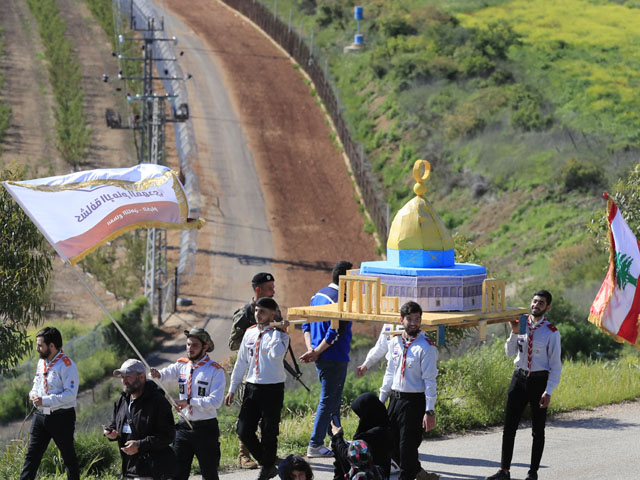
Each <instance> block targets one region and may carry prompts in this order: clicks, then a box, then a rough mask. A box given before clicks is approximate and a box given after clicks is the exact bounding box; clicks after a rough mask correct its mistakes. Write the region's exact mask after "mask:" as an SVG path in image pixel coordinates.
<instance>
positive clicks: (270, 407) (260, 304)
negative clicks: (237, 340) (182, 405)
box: [225, 297, 289, 480]
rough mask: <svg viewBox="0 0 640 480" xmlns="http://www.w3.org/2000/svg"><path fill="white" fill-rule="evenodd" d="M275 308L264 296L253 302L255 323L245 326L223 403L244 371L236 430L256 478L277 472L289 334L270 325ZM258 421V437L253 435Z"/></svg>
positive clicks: (228, 400)
mask: <svg viewBox="0 0 640 480" xmlns="http://www.w3.org/2000/svg"><path fill="white" fill-rule="evenodd" d="M277 311H278V304H277V303H276V301H275V300H274V299H272V298H269V297H263V298H260V299H259V300H258V301H257V302H256V310H255V319H256V325H254V326H253V327H250V328H248V329H247V331H246V332H245V334H244V337H243V338H242V344H241V345H240V349H239V350H238V358H237V360H236V364H235V366H234V368H233V373H232V374H231V384H230V386H229V393H227V396H226V397H225V404H226V405H229V406H230V405H231V404H232V403H233V398H234V396H235V392H236V390H237V389H238V386H239V385H240V384H241V383H242V377H243V376H244V375H245V373H246V374H247V379H246V382H247V383H246V386H245V391H244V398H243V399H242V407H241V409H240V414H239V416H238V427H237V432H238V436H239V437H240V440H242V442H243V443H244V444H245V445H246V446H247V447H248V448H249V451H250V452H251V455H252V456H253V458H255V459H256V460H257V461H258V463H259V464H260V465H261V469H260V474H259V476H258V479H259V480H268V479H269V478H272V477H275V476H276V475H277V474H278V469H277V468H276V466H275V460H276V450H277V447H278V433H279V427H280V415H281V412H282V404H283V401H284V381H285V370H284V363H283V361H284V356H285V354H286V353H287V348H288V346H289V335H287V333H286V332H285V331H283V330H280V329H278V328H275V327H274V326H271V325H270V323H271V322H272V321H273V319H274V318H275V315H276V312H277ZM285 328H286V327H285ZM259 423H260V432H261V440H259V439H258V436H257V435H256V431H257V429H258V424H259Z"/></svg>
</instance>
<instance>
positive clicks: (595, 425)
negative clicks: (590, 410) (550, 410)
mask: <svg viewBox="0 0 640 480" xmlns="http://www.w3.org/2000/svg"><path fill="white" fill-rule="evenodd" d="M549 426H550V427H553V428H586V429H597V430H600V429H605V430H606V429H611V430H613V429H616V430H617V429H621V428H631V427H639V426H640V422H634V423H631V422H621V421H619V420H618V419H616V418H606V417H591V418H574V419H567V420H554V421H553V423H551V424H549Z"/></svg>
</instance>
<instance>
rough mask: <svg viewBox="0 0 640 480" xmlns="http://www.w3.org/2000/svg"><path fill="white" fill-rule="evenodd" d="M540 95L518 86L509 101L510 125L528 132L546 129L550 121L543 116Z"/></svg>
mask: <svg viewBox="0 0 640 480" xmlns="http://www.w3.org/2000/svg"><path fill="white" fill-rule="evenodd" d="M543 101H544V100H543V98H542V95H541V94H540V93H539V92H537V91H535V90H534V89H533V88H531V87H529V86H525V85H518V86H517V87H516V92H515V94H514V95H513V97H512V100H511V117H510V122H511V125H512V126H513V127H515V128H519V129H521V130H524V131H525V132H528V131H539V130H544V129H546V128H548V127H549V126H550V125H551V122H552V119H551V116H549V115H544V113H543V112H542V108H543Z"/></svg>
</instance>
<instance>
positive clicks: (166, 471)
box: [104, 359, 176, 480]
mask: <svg viewBox="0 0 640 480" xmlns="http://www.w3.org/2000/svg"><path fill="white" fill-rule="evenodd" d="M113 374H114V375H115V376H118V377H120V379H121V380H122V386H123V390H124V391H123V392H122V394H121V396H120V398H118V400H116V402H115V405H114V408H113V417H112V419H111V424H110V425H109V426H108V427H105V428H104V435H105V436H106V437H107V438H108V439H109V440H117V441H118V446H119V447H120V456H121V457H122V478H123V479H126V478H135V479H140V480H143V479H145V480H149V479H153V480H162V479H165V478H169V477H171V476H172V475H173V466H174V465H175V454H174V453H173V450H172V449H171V447H170V445H171V443H172V442H173V440H174V438H175V435H176V430H175V426H174V423H173V414H172V413H171V405H170V404H169V401H168V400H167V399H166V398H165V396H164V393H163V392H162V390H161V389H160V388H158V386H157V385H156V384H155V383H154V382H152V381H147V380H146V370H145V367H144V364H143V363H142V362H141V361H140V360H135V359H129V360H127V361H126V362H124V363H123V364H122V367H120V368H119V369H118V370H114V371H113Z"/></svg>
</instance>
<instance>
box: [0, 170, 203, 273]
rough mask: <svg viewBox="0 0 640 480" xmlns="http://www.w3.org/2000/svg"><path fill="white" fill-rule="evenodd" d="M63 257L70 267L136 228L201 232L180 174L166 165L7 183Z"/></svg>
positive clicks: (200, 221) (12, 194)
mask: <svg viewBox="0 0 640 480" xmlns="http://www.w3.org/2000/svg"><path fill="white" fill-rule="evenodd" d="M2 185H3V186H4V188H6V189H7V191H8V192H9V193H10V194H11V196H12V197H13V199H14V200H15V201H16V202H18V204H19V205H20V206H21V207H22V209H23V210H24V211H25V213H26V214H27V215H28V216H29V218H31V220H32V221H33V223H35V225H36V226H37V227H38V229H39V230H40V232H41V233H42V234H43V235H44V236H45V238H46V239H47V240H48V241H49V243H50V244H51V245H52V246H53V248H55V250H56V251H57V252H58V254H59V255H60V256H61V257H62V258H63V259H64V260H66V261H68V262H69V263H70V264H71V265H73V264H75V263H76V262H78V261H80V260H82V259H83V258H84V257H85V256H86V255H88V254H89V253H91V252H92V251H94V250H95V249H96V248H98V247H99V246H100V245H102V244H104V243H105V242H108V241H110V240H113V239H114V238H116V237H118V236H119V235H122V234H123V233H125V232H128V231H129V230H133V229H135V228H171V229H179V230H185V229H189V228H200V227H201V226H202V225H203V223H204V220H195V219H191V218H189V216H188V214H189V204H188V202H187V196H186V194H185V192H184V189H183V187H182V184H181V183H180V180H179V179H178V174H177V173H176V172H174V171H172V170H171V169H169V168H167V167H164V166H162V165H155V164H149V163H141V164H139V165H136V166H135V167H131V168H111V169H106V168H105V169H97V170H86V171H81V172H75V173H71V174H68V175H60V176H57V177H47V178H38V179H35V180H25V181H20V182H14V181H6V182H2Z"/></svg>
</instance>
